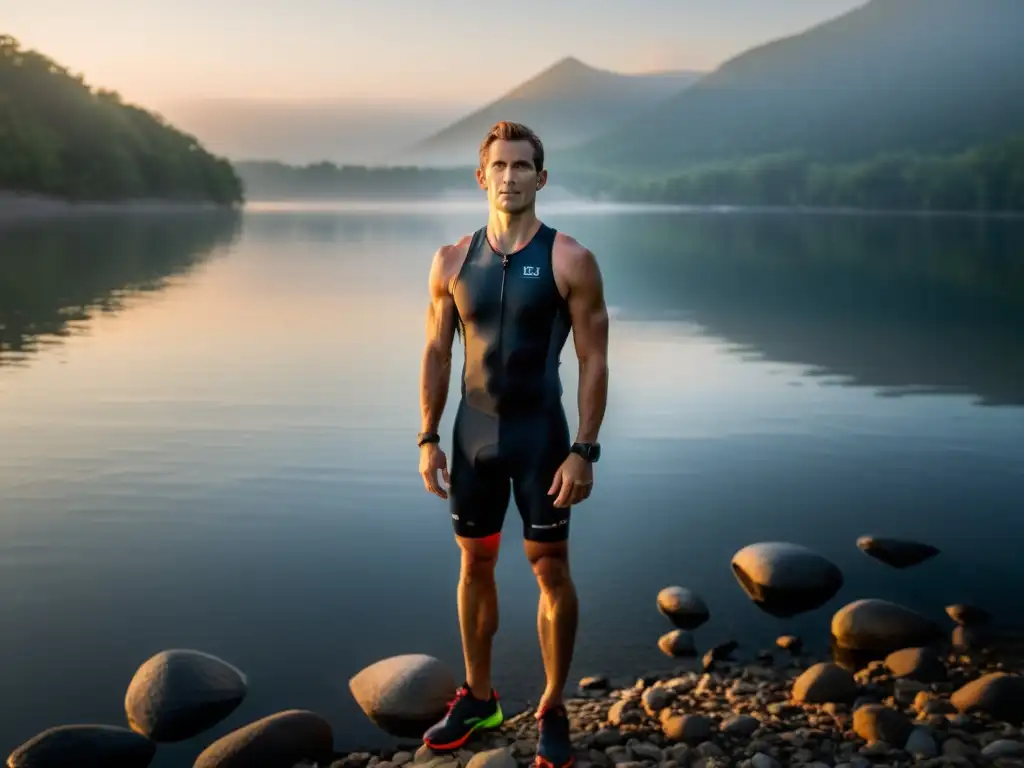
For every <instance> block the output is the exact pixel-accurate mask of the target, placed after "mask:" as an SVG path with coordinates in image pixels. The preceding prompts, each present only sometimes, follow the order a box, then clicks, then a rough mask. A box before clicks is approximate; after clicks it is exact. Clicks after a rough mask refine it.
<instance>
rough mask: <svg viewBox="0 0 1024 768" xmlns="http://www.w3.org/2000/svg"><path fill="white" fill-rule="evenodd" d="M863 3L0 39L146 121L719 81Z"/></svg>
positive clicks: (274, 21) (106, 0)
mask: <svg viewBox="0 0 1024 768" xmlns="http://www.w3.org/2000/svg"><path fill="white" fill-rule="evenodd" d="M863 2H864V0H713V2H712V1H711V0H629V2H621V1H620V0H518V1H517V2H515V3H507V2H503V3H494V4H491V5H489V4H488V3H486V2H480V0H173V2H172V1H171V0H31V1H30V2H25V0H0V20H2V21H0V30H2V31H5V32H6V33H8V34H11V35H13V36H14V37H15V38H17V39H18V40H19V41H20V42H21V43H22V45H25V46H28V47H32V48H37V49H39V50H42V51H43V52H44V53H47V54H48V55H50V56H51V57H53V58H55V59H56V60H58V61H59V62H61V63H62V64H64V65H65V66H67V67H69V68H70V69H71V70H72V71H75V72H81V73H83V74H84V75H85V77H86V79H87V80H88V81H89V82H91V83H93V84H97V85H103V86H104V87H108V88H113V89H116V90H118V91H120V92H121V93H122V95H124V96H125V97H126V98H128V99H130V100H133V101H137V102H141V103H143V104H146V105H150V106H152V107H154V108H159V107H162V106H167V105H170V104H176V103H180V102H182V101H186V100H190V99H193V98H197V97H199V98H202V97H206V98H212V99H224V98H228V97H230V98H236V99H243V100H250V99H273V100H298V101H303V100H317V101H324V100H330V101H337V100H344V101H349V102H358V103H366V102H390V103H393V102H403V103H405V104H410V103H424V102H430V103H433V104H435V105H437V104H443V105H448V106H459V105H470V104H478V103H479V102H480V101H481V100H486V99H489V98H493V97H494V96H496V95H498V94H500V92H503V91H505V90H508V89H510V88H512V87H514V86H515V85H517V84H518V83H519V82H521V81H522V80H525V79H527V78H528V77H529V76H531V75H533V74H535V73H536V72H538V71H540V70H541V69H543V68H545V67H546V66H548V65H550V64H552V63H554V62H555V61H557V60H558V59H560V58H562V57H564V56H569V55H572V56H576V57H577V58H579V59H581V60H582V61H584V62H586V63H588V64H590V65H592V66H596V67H601V68H607V69H614V70H618V71H624V72H639V71H645V70H653V69H699V70H707V69H711V68H713V67H715V66H716V65H717V64H719V63H721V62H722V61H723V60H725V59H727V58H728V57H730V56H732V55H734V54H736V53H739V52H741V51H742V50H743V49H745V48H747V47H749V46H751V45H756V44H757V43H760V42H764V41H767V40H769V39H773V38H776V37H779V36H783V35H788V34H793V33H796V32H799V31H801V30H802V29H805V28H807V27H808V26H811V25H813V24H816V23H818V22H820V21H823V20H825V19H828V18H831V17H834V16H836V15H839V14H841V13H844V12H846V11H848V10H850V9H851V8H854V7H856V6H858V5H861V4H863Z"/></svg>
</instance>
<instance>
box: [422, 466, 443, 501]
mask: <svg viewBox="0 0 1024 768" xmlns="http://www.w3.org/2000/svg"><path fill="white" fill-rule="evenodd" d="M423 484H424V485H426V486H427V490H428V491H430V492H431V493H433V494H436V495H437V496H440V497H441V498H442V499H447V498H448V494H447V493H445V492H444V491H443V490H441V488H440V486H438V484H437V470H436V469H431V470H429V471H427V472H424V473H423Z"/></svg>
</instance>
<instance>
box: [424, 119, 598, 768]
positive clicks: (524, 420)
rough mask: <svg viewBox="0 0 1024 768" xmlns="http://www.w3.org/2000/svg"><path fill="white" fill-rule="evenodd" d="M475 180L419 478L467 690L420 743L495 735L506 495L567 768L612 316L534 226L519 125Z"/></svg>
mask: <svg viewBox="0 0 1024 768" xmlns="http://www.w3.org/2000/svg"><path fill="white" fill-rule="evenodd" d="M476 175H477V181H478V182H479V184H480V187H481V188H482V189H484V190H486V192H487V198H488V201H489V204H490V213H489V215H488V220H487V225H486V226H485V227H482V228H480V229H479V230H477V231H476V232H475V233H473V234H472V235H467V236H465V237H463V238H462V239H461V240H459V242H457V243H455V244H453V245H445V246H442V247H441V248H440V249H439V250H438V251H437V253H436V254H434V258H433V262H432V264H431V267H430V278H429V286H430V306H429V309H428V310H427V324H426V330H427V341H426V349H425V351H424V355H423V365H422V370H421V379H420V383H421V392H420V405H421V408H422V430H423V431H422V432H421V433H420V435H419V444H420V474H421V475H422V476H423V482H424V484H425V485H426V487H427V490H429V491H431V492H432V493H435V494H437V495H438V496H440V497H441V498H442V499H448V501H449V506H450V509H451V514H452V521H453V524H454V528H455V536H456V540H457V542H458V544H459V547H460V549H461V552H462V564H461V569H460V577H459V585H458V611H459V625H460V628H461V632H462V646H463V655H464V658H465V666H466V681H465V684H464V685H462V686H461V687H460V688H459V690H458V692H457V693H456V696H455V699H454V700H453V702H452V704H451V706H450V708H449V710H448V713H447V715H446V717H445V718H444V719H443V720H441V722H439V723H437V724H436V725H435V726H433V727H432V728H430V729H429V730H428V731H427V732H426V734H424V742H425V743H426V745H427V746H428V747H430V748H432V749H434V750H438V751H450V750H454V749H458V748H459V747H461V746H462V745H463V744H464V743H465V742H466V740H467V739H468V738H469V736H470V735H471V734H472V733H473V732H474V731H475V730H479V729H491V728H496V727H498V726H499V725H500V724H501V723H502V721H503V718H504V715H503V713H502V710H501V706H500V704H499V702H498V697H497V694H496V693H495V691H494V689H493V687H492V682H491V642H492V638H493V636H494V633H495V632H496V630H497V627H498V597H497V589H496V585H495V582H494V567H495V565H496V562H497V557H498V549H499V543H500V537H501V529H502V524H503V522H504V518H505V513H506V510H507V508H508V504H509V501H510V498H512V497H514V499H515V502H516V506H517V508H518V510H519V513H520V516H521V517H522V519H523V537H524V539H525V548H526V556H527V559H528V560H529V562H530V564H531V566H532V568H533V572H534V574H535V575H536V577H537V583H538V585H539V586H540V605H539V607H538V614H537V631H538V634H539V639H540V646H541V655H542V657H543V660H544V670H545V673H546V676H547V683H546V686H545V688H544V693H543V695H542V696H541V698H540V701H539V703H538V707H537V719H538V729H539V740H538V745H537V763H538V764H540V765H543V766H547V767H548V768H566V766H568V765H570V764H571V763H572V758H573V753H572V745H571V743H570V740H569V720H568V716H567V714H566V710H565V706H564V703H563V691H564V688H565V684H566V679H567V677H568V673H569V666H570V663H571V661H572V654H573V648H574V646H575V640H576V624H577V614H578V606H577V598H576V590H575V587H574V585H573V582H572V577H571V576H570V573H569V548H568V536H569V512H570V508H571V507H572V506H573V505H575V504H578V503H580V502H581V501H583V500H584V499H586V498H587V497H588V496H589V495H590V492H591V489H592V487H593V482H594V470H593V462H596V461H597V460H598V458H599V456H600V446H599V444H598V442H597V437H598V430H599V429H600V426H601V422H602V420H603V418H604V412H605V405H606V402H607V392H608V363H607V352H608V313H607V308H606V306H605V301H604V291H603V286H602V279H601V273H600V270H599V269H598V266H597V262H596V260H595V258H594V255H593V254H592V253H591V252H590V251H589V250H587V249H586V248H585V247H583V246H582V245H580V244H579V243H578V242H577V241H575V240H574V239H573V238H571V237H569V236H568V235H565V234H563V233H561V232H556V231H555V230H554V229H552V228H550V227H548V226H547V225H545V224H544V223H542V222H541V221H540V220H539V219H538V218H537V213H536V205H535V204H536V198H537V192H538V191H539V190H540V189H542V188H543V187H544V185H545V183H546V182H547V170H546V169H545V168H544V148H543V145H542V143H541V141H540V140H539V139H538V137H537V136H536V134H534V133H533V132H532V131H531V130H530V129H529V128H527V127H526V126H524V125H521V124H518V123H508V122H501V123H497V124H496V125H495V126H494V127H493V128H492V129H491V131H490V132H489V133H488V134H487V136H486V137H485V138H484V140H483V142H482V143H481V145H480V167H479V169H478V170H477V172H476ZM570 330H571V331H572V334H573V341H574V344H575V347H576V355H577V358H578V360H579V391H578V409H579V428H578V431H577V434H576V439H575V440H574V441H571V440H570V435H569V428H568V423H567V420H566V414H565V411H564V409H563V408H562V403H561V395H562V385H561V382H560V379H559V375H558V364H559V355H560V353H561V351H562V348H563V346H564V344H565V341H566V339H567V338H568V334H569V331H570ZM456 332H458V333H460V335H461V336H462V340H463V345H464V348H465V364H464V368H463V375H462V397H461V400H460V402H459V405H458V411H457V413H456V416H455V428H454V433H453V436H452V448H451V452H452V462H451V475H450V478H449V472H448V469H449V468H448V463H447V458H446V456H445V454H444V452H443V451H442V450H441V447H440V445H439V443H440V438H439V436H438V434H437V429H438V424H439V422H440V419H441V413H442V411H443V410H444V407H445V402H446V400H447V397H448V382H449V378H450V375H451V363H452V344H453V340H454V335H455V333H456ZM438 473H440V475H441V479H439V478H438ZM442 479H443V482H444V486H446V487H442V484H441V480H442Z"/></svg>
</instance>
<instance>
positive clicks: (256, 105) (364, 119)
mask: <svg viewBox="0 0 1024 768" xmlns="http://www.w3.org/2000/svg"><path fill="white" fill-rule="evenodd" d="M163 112H164V114H165V115H166V116H167V117H168V118H169V119H171V120H173V121H174V122H175V123H176V124H178V125H181V126H182V127H183V128H184V129H186V130H188V131H189V132H191V133H193V134H195V135H196V136H201V137H202V139H203V143H204V144H205V145H206V146H208V147H210V149H211V151H214V152H218V153H220V154H223V155H225V156H227V157H230V158H231V159H232V160H235V161H250V160H268V159H273V160H275V161H280V162H285V163H294V164H299V165H304V164H307V163H317V162H321V161H329V162H334V163H340V164H351V165H376V164H379V163H383V162H385V161H386V159H387V158H388V157H390V156H391V155H392V154H393V153H394V152H395V151H396V150H398V149H400V148H401V147H404V146H406V145H408V143H409V142H410V140H415V139H416V138H417V137H419V136H422V135H423V134H425V133H427V132H429V131H432V130H437V129H439V128H442V127H444V126H445V125H447V124H449V123H450V122H451V121H452V120H453V119H455V118H456V117H457V116H458V115H459V113H460V107H459V106H458V105H452V104H447V103H439V104H436V105H432V104H430V103H429V102H425V103H424V102H416V103H409V104H403V103H400V102H398V103H396V102H377V103H373V102H367V101H355V100H347V101H343V100H336V101H327V100H324V101H298V100H294V101H293V100H288V99H249V98H233V99H211V98H204V99H188V100H182V101H179V102H176V103H174V104H172V105H171V106H169V107H168V108H166V109H164V110H163Z"/></svg>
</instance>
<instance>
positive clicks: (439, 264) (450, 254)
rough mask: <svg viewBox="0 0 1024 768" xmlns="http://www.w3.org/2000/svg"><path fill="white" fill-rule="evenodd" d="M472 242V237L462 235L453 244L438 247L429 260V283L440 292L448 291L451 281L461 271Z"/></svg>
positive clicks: (470, 235)
mask: <svg viewBox="0 0 1024 768" xmlns="http://www.w3.org/2000/svg"><path fill="white" fill-rule="evenodd" d="M472 241H473V235H472V234H469V235H463V236H462V237H460V238H459V239H458V240H456V241H455V242H454V243H445V244H444V245H442V246H440V247H439V248H438V249H437V250H436V251H434V255H433V257H432V259H431V264H430V274H431V281H432V282H433V283H435V284H436V285H437V286H439V287H438V289H437V290H442V288H440V286H444V287H445V288H444V289H443V290H450V286H451V283H452V280H453V279H454V278H455V276H456V275H457V274H458V273H459V271H460V270H461V269H462V265H463V263H464V262H465V261H466V255H467V254H468V253H469V245H470V243H471V242H472Z"/></svg>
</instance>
